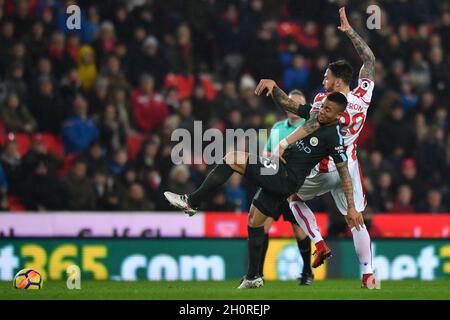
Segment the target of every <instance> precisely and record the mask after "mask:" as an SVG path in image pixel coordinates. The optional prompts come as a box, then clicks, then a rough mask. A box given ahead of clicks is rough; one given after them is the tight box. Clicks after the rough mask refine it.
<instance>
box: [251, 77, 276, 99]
mask: <svg viewBox="0 0 450 320" xmlns="http://www.w3.org/2000/svg"><path fill="white" fill-rule="evenodd" d="M276 85H277V84H276V83H275V81H273V80H271V79H262V80H260V81H259V83H258V85H257V86H256V89H255V94H256V95H257V96H259V95H261V94H262V93H263V92H264V90H266V89H267V93H266V96H269V95H271V94H272V91H273V88H275V87H276Z"/></svg>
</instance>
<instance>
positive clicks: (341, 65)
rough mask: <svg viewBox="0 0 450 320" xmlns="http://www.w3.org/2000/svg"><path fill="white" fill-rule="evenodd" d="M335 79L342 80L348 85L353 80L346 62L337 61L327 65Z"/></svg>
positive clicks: (351, 72) (349, 65)
mask: <svg viewBox="0 0 450 320" xmlns="http://www.w3.org/2000/svg"><path fill="white" fill-rule="evenodd" d="M328 69H330V70H331V72H333V74H334V76H335V77H336V78H339V79H342V81H344V83H345V84H348V85H350V83H351V82H352V79H353V68H352V66H351V64H350V63H349V62H348V61H347V60H338V61H335V62H332V63H330V64H329V65H328Z"/></svg>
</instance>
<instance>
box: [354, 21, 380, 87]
mask: <svg viewBox="0 0 450 320" xmlns="http://www.w3.org/2000/svg"><path fill="white" fill-rule="evenodd" d="M347 35H348V37H349V38H350V40H352V42H353V45H354V46H355V49H356V51H358V54H359V57H360V58H361V60H362V61H363V66H362V67H361V70H360V71H359V78H360V79H362V78H367V79H370V80H374V79H375V55H374V54H373V52H372V50H370V48H369V46H368V45H367V43H366V42H365V41H364V40H363V39H362V38H361V36H360V35H359V34H357V33H356V31H355V30H353V29H350V30H349V31H348V32H347Z"/></svg>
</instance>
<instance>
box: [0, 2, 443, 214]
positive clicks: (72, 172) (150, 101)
mask: <svg viewBox="0 0 450 320" xmlns="http://www.w3.org/2000/svg"><path fill="white" fill-rule="evenodd" d="M187 2H189V5H187V4H186V3H187ZM410 2H414V3H415V5H410ZM358 3H359V4H358V6H354V5H353V6H352V5H351V4H349V3H348V1H344V0H341V1H339V0H337V1H328V0H315V1H294V0H285V1H275V0H266V1H263V0H248V1H244V0H240V1H239V0H236V1H181V0H165V1H139V0H134V1H119V0H116V1H99V0H98V1H48V0H15V1H13V0H0V77H1V79H0V114H1V115H0V143H1V151H0V192H1V202H0V207H1V210H21V209H26V210H30V211H31V210H33V211H34V210H42V211H51V210H87V211H90V210H92V211H93V210H107V211H117V210H126V211H149V210H170V208H169V207H168V204H167V203H166V202H165V201H164V200H163V199H164V197H163V196H162V192H163V191H165V190H171V191H173V192H176V193H189V192H191V191H193V189H194V187H195V186H197V185H198V184H199V183H200V182H201V181H202V180H203V178H204V177H205V175H206V173H207V171H208V166H206V165H204V164H197V165H177V166H175V165H173V164H172V161H171V159H170V154H171V149H172V147H173V145H174V142H171V133H172V131H173V130H174V129H176V128H185V129H187V130H193V121H194V120H201V121H203V128H204V130H206V129H207V128H218V129H220V130H224V129H226V128H231V129H233V128H244V129H246V128H255V129H262V128H270V127H271V126H272V124H273V123H274V122H275V121H276V120H278V119H282V118H283V117H284V116H285V115H284V114H283V112H282V111H281V110H280V109H278V108H277V107H276V106H275V105H274V104H273V102H272V100H271V99H270V98H267V97H264V96H262V97H257V96H255V95H254V89H255V87H256V85H257V82H258V81H259V80H260V79H262V78H271V79H275V80H276V81H277V83H278V84H279V85H280V87H282V88H283V89H285V91H289V90H291V89H300V90H301V91H303V92H304V93H305V95H306V97H307V99H308V101H311V100H312V99H313V97H314V96H315V94H316V93H318V92H319V91H320V90H322V84H321V83H322V79H323V74H324V72H325V70H326V68H327V64H328V63H329V62H331V61H335V60H337V59H340V58H345V59H347V60H349V61H350V62H351V63H352V65H353V66H354V77H355V80H356V78H357V73H358V71H359V67H360V66H361V61H359V58H358V55H357V52H356V51H355V50H354V48H353V46H352V45H351V43H350V41H349V40H348V39H346V38H345V35H342V34H341V33H340V32H339V31H338V30H337V25H338V21H339V19H338V8H339V7H341V6H343V5H347V15H348V17H349V19H350V23H351V24H352V26H353V27H354V29H355V30H356V31H357V32H358V33H359V34H360V35H361V36H362V37H363V38H364V39H366V40H367V41H368V44H369V46H370V47H371V49H372V50H373V51H374V54H375V56H376V80H375V83H376V86H375V91H374V97H373V102H372V105H371V107H370V109H369V115H368V118H367V119H366V122H365V127H364V130H363V132H362V133H361V137H360V140H359V142H358V146H359V154H358V156H359V158H360V160H361V163H362V168H363V172H364V175H365V190H366V197H367V201H368V209H367V210H369V211H371V212H430V213H440V212H448V211H450V131H449V111H450V95H449V89H450V87H449V83H450V75H449V70H450V47H449V46H450V42H449V41H448V39H450V3H449V1H436V0H434V1H408V2H402V1H397V2H395V1H362V2H358ZM70 4H78V5H79V6H80V7H81V9H82V16H81V29H80V30H72V31H70V30H68V29H67V26H66V19H67V17H68V15H67V14H66V7H67V6H68V5H70ZM369 4H378V5H380V7H381V9H382V15H381V17H382V19H381V28H380V29H374V30H369V29H367V27H366V17H367V15H366V14H365V8H366V7H367V6H368V5H369ZM394 10H395V12H397V14H396V15H390V14H389V12H394ZM406 21H408V22H406ZM254 191H255V189H254V187H253V186H251V185H249V184H248V183H247V182H246V181H245V180H241V177H240V176H238V175H236V176H233V178H232V179H230V181H229V182H228V183H227V185H226V186H225V188H223V189H222V190H219V191H218V192H217V193H216V195H215V196H214V197H212V198H211V199H210V201H209V203H207V204H206V205H205V206H204V208H205V209H207V210H211V211H244V212H245V211H247V210H248V206H249V202H250V200H251V198H252V195H253V192H254ZM311 207H312V208H313V209H315V210H328V209H329V208H328V207H327V202H326V201H314V202H313V203H312V205H311Z"/></svg>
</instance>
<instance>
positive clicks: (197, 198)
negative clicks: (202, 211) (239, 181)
mask: <svg viewBox="0 0 450 320" xmlns="http://www.w3.org/2000/svg"><path fill="white" fill-rule="evenodd" d="M233 172H234V171H233V169H231V167H230V166H229V165H227V164H226V163H220V164H218V165H216V167H215V168H214V169H212V170H211V172H210V173H209V174H208V176H207V177H206V178H205V180H204V181H203V183H202V184H201V186H200V187H199V188H198V189H197V190H195V191H194V192H193V193H191V194H190V195H189V196H188V202H189V205H191V206H192V207H193V208H198V207H199V206H200V203H201V201H202V200H203V199H204V198H205V197H206V196H207V195H208V194H210V193H211V192H213V191H214V190H215V189H216V188H218V187H220V186H221V185H222V184H224V183H225V182H226V181H227V180H228V179H229V178H230V177H231V175H232V174H233Z"/></svg>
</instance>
